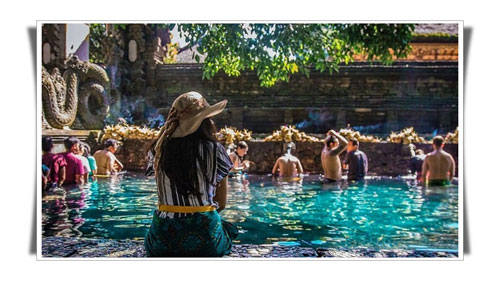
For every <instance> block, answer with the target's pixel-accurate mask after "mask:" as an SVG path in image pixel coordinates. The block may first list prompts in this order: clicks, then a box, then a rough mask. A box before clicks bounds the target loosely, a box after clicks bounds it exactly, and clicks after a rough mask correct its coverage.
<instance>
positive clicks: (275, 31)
mask: <svg viewBox="0 0 500 281" xmlns="http://www.w3.org/2000/svg"><path fill="white" fill-rule="evenodd" d="M114 26H115V27H116V28H118V29H122V30H126V28H127V24H115V25H114ZM148 26H150V27H152V28H161V29H168V30H173V29H174V28H177V30H178V32H179V35H180V36H181V37H183V38H184V39H185V40H186V42H188V46H184V47H182V48H179V46H176V47H175V48H176V52H175V54H176V53H177V52H179V53H180V52H182V51H184V50H186V49H188V48H193V47H195V46H196V51H197V52H198V53H199V54H201V55H203V56H204V64H203V78H207V79H209V78H211V77H213V76H214V75H215V74H217V73H218V72H220V71H224V72H225V73H226V74H227V75H230V76H238V75H240V73H241V72H242V71H246V70H251V71H256V73H257V75H258V77H259V80H260V81H261V85H262V86H265V87H271V86H273V85H274V84H275V83H276V82H277V81H288V80H289V78H290V75H291V74H293V73H297V72H300V73H303V74H305V75H306V76H309V73H310V71H311V69H316V70H319V71H325V70H328V71H329V72H330V73H333V71H338V67H339V65H340V64H343V63H345V64H348V63H350V62H352V61H353V58H354V55H363V56H365V57H366V59H367V60H368V61H380V62H382V63H385V64H390V63H391V62H392V61H393V58H394V57H397V58H402V57H405V56H407V54H408V53H409V51H410V45H409V42H410V40H411V39H412V32H413V30H414V25H412V24H151V25H148ZM104 36H105V27H104V25H102V24H91V36H90V55H91V56H90V57H91V58H90V59H91V61H94V62H101V61H102V60H103V55H102V54H101V52H99V50H100V49H101V47H102V44H101V40H102V38H103V37H104ZM172 47H174V46H172ZM198 53H196V52H194V53H193V58H194V59H195V60H196V61H198V62H200V61H201V58H200V56H199V54H198ZM169 54H170V53H169ZM175 54H174V55H172V56H174V57H175Z"/></svg>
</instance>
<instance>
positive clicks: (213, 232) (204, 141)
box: [144, 92, 238, 257]
mask: <svg viewBox="0 0 500 281" xmlns="http://www.w3.org/2000/svg"><path fill="white" fill-rule="evenodd" d="M226 103H227V101H226V100H224V101H222V102H219V103H217V104H215V105H209V104H208V102H207V101H206V100H205V99H204V98H203V97H202V96H201V95H200V94H199V93H196V92H188V93H185V94H182V95H180V96H179V97H177V99H175V101H174V102H173V104H172V107H171V109H170V112H169V114H168V117H167V122H166V123H165V125H164V126H163V127H162V128H161V130H160V135H159V138H158V139H157V141H156V142H155V143H154V144H153V146H152V153H153V155H154V158H153V159H154V163H153V167H154V171H155V177H156V185H157V192H158V208H157V210H155V212H154V216H153V222H152V223H151V227H150V229H149V231H148V233H147V235H146V238H145V241H144V244H145V248H146V254H147V255H148V256H154V257H158V256H169V257H172V256H193V257H205V256H223V255H225V254H229V253H230V252H231V246H232V239H234V238H235V237H236V235H237V233H238V231H237V229H236V227H235V226H233V225H232V224H230V223H228V222H225V221H223V220H222V219H221V217H220V216H219V214H218V212H220V211H221V210H223V209H224V208H225V204H226V190H227V186H226V184H227V175H228V173H229V170H231V168H232V162H231V160H230V159H229V156H228V155H227V152H226V150H225V148H224V146H222V145H221V144H220V143H218V142H217V140H216V138H215V132H216V129H215V125H214V122H213V121H212V119H210V117H212V116H214V115H217V114H219V113H221V112H222V111H223V110H224V108H225V106H226Z"/></svg>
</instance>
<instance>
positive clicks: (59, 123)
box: [42, 67, 78, 129]
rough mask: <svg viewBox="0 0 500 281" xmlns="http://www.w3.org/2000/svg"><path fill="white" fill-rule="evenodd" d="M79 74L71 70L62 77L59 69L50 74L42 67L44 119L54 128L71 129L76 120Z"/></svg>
mask: <svg viewBox="0 0 500 281" xmlns="http://www.w3.org/2000/svg"><path fill="white" fill-rule="evenodd" d="M77 88H78V74H77V73H76V71H74V70H73V69H69V70H67V71H66V72H65V73H64V78H63V77H62V76H61V74H60V72H59V69H58V68H54V69H53V70H52V73H49V72H48V71H47V70H46V69H45V67H42V110H43V118H42V120H45V121H46V122H47V123H48V125H50V126H51V127H53V128H58V129H63V128H64V127H69V126H71V124H73V122H74V121H75V118H76V111H77V106H78V93H77Z"/></svg>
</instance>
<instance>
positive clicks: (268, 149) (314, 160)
mask: <svg viewBox="0 0 500 281" xmlns="http://www.w3.org/2000/svg"><path fill="white" fill-rule="evenodd" d="M247 143H248V146H249V149H248V155H247V156H246V157H245V158H246V159H248V160H251V161H253V162H255V165H252V166H251V168H250V171H249V172H250V173H257V174H268V173H271V171H272V168H273V165H274V162H275V161H276V159H277V158H278V157H280V156H281V155H282V154H283V151H282V146H283V143H282V142H263V141H248V142H247ZM149 144H150V141H139V140H126V141H124V144H123V146H122V147H121V148H120V150H119V151H118V152H117V153H116V156H117V157H118V159H120V161H122V163H123V164H124V165H125V169H126V170H144V169H145V167H146V148H147V147H149ZM416 146H417V148H421V149H423V150H424V151H425V152H426V153H427V152H430V151H432V147H431V145H430V144H416ZM296 147H297V151H296V153H295V155H296V156H297V157H299V159H300V161H301V163H302V166H303V167H304V170H305V172H307V173H322V168H321V156H320V153H321V149H322V148H323V144H322V143H296ZM360 150H362V151H364V152H365V153H366V155H367V156H368V161H369V173H370V174H376V175H384V176H397V175H405V174H407V170H408V167H409V159H410V153H409V150H408V148H407V146H404V145H402V144H394V143H361V144H360ZM445 150H446V151H448V152H449V153H451V154H452V155H453V157H454V158H455V161H456V163H457V168H456V175H458V145H456V144H447V145H446V146H445ZM344 155H345V153H343V154H342V155H341V159H343V158H344Z"/></svg>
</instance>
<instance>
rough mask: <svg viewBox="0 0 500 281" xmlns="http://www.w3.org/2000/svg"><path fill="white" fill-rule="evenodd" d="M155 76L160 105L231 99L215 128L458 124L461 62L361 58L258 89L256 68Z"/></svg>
mask: <svg viewBox="0 0 500 281" xmlns="http://www.w3.org/2000/svg"><path fill="white" fill-rule="evenodd" d="M156 75H157V77H156V87H157V88H158V89H161V90H162V91H164V95H163V97H164V98H166V99H167V100H166V101H165V100H163V99H162V100H161V102H162V103H163V104H171V103H172V101H173V100H174V99H175V98H176V97H177V96H178V95H179V94H181V93H184V92H187V91H192V90H193V91H199V92H200V93H202V94H203V95H204V96H205V97H206V98H207V100H208V101H209V102H210V103H214V102H218V101H221V100H224V99H227V100H228V105H227V110H226V111H224V113H222V114H220V115H218V116H216V118H215V119H216V122H217V125H218V127H223V126H224V125H230V126H235V127H237V128H239V129H243V128H247V129H249V130H252V131H254V132H259V133H270V132H271V131H272V130H276V129H278V128H279V126H280V125H284V124H291V125H297V126H298V127H300V128H301V130H303V131H305V132H307V133H321V134H324V133H325V132H326V131H327V130H328V129H329V128H337V129H338V128H342V127H346V125H347V124H350V125H351V126H355V128H356V127H357V128H356V129H358V130H360V131H362V132H365V133H375V134H388V133H390V131H391V130H400V129H402V128H405V127H408V126H413V127H414V128H415V129H416V131H417V132H419V133H421V134H422V133H431V132H433V131H434V130H438V132H439V133H443V134H444V133H447V132H449V131H453V130H454V129H455V128H456V127H457V125H458V63H457V62H445V61H440V62H396V63H394V64H393V65H390V66H386V65H380V64H369V63H366V62H364V63H362V62H358V63H353V64H350V65H348V66H340V69H339V72H338V73H334V74H333V75H330V74H329V73H328V72H324V73H319V72H317V71H312V72H311V74H310V78H309V79H308V78H307V77H305V76H304V75H292V77H291V78H290V81H289V83H277V84H276V85H275V86H273V87H271V88H263V87H261V86H260V85H259V81H258V79H257V76H256V75H255V73H253V72H244V73H242V75H241V76H239V77H228V76H226V75H223V74H218V75H216V76H215V77H213V78H212V79H209V80H207V79H202V78H201V77H202V69H201V65H198V64H173V65H158V67H157V73H156ZM167 110H168V107H167V108H163V109H161V110H160V111H161V112H167ZM360 126H363V127H360Z"/></svg>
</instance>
